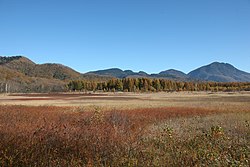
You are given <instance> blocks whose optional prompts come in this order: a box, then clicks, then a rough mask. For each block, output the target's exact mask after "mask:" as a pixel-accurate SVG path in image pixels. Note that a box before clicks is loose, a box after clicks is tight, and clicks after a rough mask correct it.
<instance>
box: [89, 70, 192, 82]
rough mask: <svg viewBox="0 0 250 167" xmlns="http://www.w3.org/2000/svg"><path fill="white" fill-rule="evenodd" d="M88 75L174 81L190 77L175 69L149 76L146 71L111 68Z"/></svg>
mask: <svg viewBox="0 0 250 167" xmlns="http://www.w3.org/2000/svg"><path fill="white" fill-rule="evenodd" d="M86 74H95V75H100V76H110V77H114V78H142V77H148V78H165V79H172V80H187V79H188V76H187V75H186V74H185V73H183V72H181V71H177V70H174V69H170V70H166V71H162V72H160V73H159V74H147V73H146V72H144V71H139V72H133V71H131V70H124V71H123V70H121V69H119V68H110V69H105V70H98V71H91V72H88V73H86Z"/></svg>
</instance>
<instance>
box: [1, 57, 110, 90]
mask: <svg viewBox="0 0 250 167" xmlns="http://www.w3.org/2000/svg"><path fill="white" fill-rule="evenodd" d="M77 79H79V80H98V81H102V80H108V79H109V78H107V77H103V76H93V75H83V74H81V73H79V72H77V71H75V70H73V69H71V68H69V67H67V66H64V65H61V64H54V63H46V64H36V63H34V62H33V61H31V60H30V59H28V58H26V57H24V56H12V57H3V56H0V92H3V91H5V87H6V84H7V85H9V87H11V88H10V89H9V91H11V92H51V91H63V90H64V89H65V85H66V83H68V81H69V80H77Z"/></svg>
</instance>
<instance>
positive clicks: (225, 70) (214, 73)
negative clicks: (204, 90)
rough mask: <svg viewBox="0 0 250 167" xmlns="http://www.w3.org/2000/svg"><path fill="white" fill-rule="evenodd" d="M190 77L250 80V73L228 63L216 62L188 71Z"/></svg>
mask: <svg viewBox="0 0 250 167" xmlns="http://www.w3.org/2000/svg"><path fill="white" fill-rule="evenodd" d="M188 76H189V77H190V78H193V79H196V80H202V81H216V82H250V73H247V72H244V71H241V70H238V69H237V68H235V67H234V66H232V65H231V64H228V63H219V62H214V63H211V64H209V65H206V66H202V67H200V68H198V69H196V70H193V71H191V72H190V73H188Z"/></svg>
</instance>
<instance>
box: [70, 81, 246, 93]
mask: <svg viewBox="0 0 250 167" xmlns="http://www.w3.org/2000/svg"><path fill="white" fill-rule="evenodd" d="M66 87H67V90H69V91H104V92H115V91H123V92H159V91H168V92H171V91H250V82H227V83H224V82H198V81H197V82H184V81H173V80H166V79H150V78H124V79H115V78H114V79H110V80H108V81H105V82H95V81H83V80H74V81H70V82H69V83H68V84H67V86H66Z"/></svg>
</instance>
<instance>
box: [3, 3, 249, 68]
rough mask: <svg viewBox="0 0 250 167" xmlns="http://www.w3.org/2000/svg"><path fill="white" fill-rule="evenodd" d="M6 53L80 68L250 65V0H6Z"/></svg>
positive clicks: (4, 31)
mask: <svg viewBox="0 0 250 167" xmlns="http://www.w3.org/2000/svg"><path fill="white" fill-rule="evenodd" d="M0 39H1V40H0V55H2V56H11V55H24V56H27V57H28V58H30V59H31V60H33V61H35V62H37V63H46V62H53V63H61V64H65V65H67V66H70V67H72V68H74V69H76V70H78V71H80V72H87V71H91V70H98V69H105V68H111V67H119V68H121V69H124V70H125V69H131V70H134V71H140V70H144V71H146V72H148V73H157V72H160V71H162V70H166V69H170V68H174V69H178V70H182V71H183V72H186V73H187V72H189V71H191V70H193V69H195V68H197V67H199V66H202V65H206V64H209V63H211V62H213V61H219V62H227V63H231V64H233V65H234V66H236V67H237V68H239V69H242V70H245V71H248V72H250V63H249V62H250V0H42V1H41V0H0Z"/></svg>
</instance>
